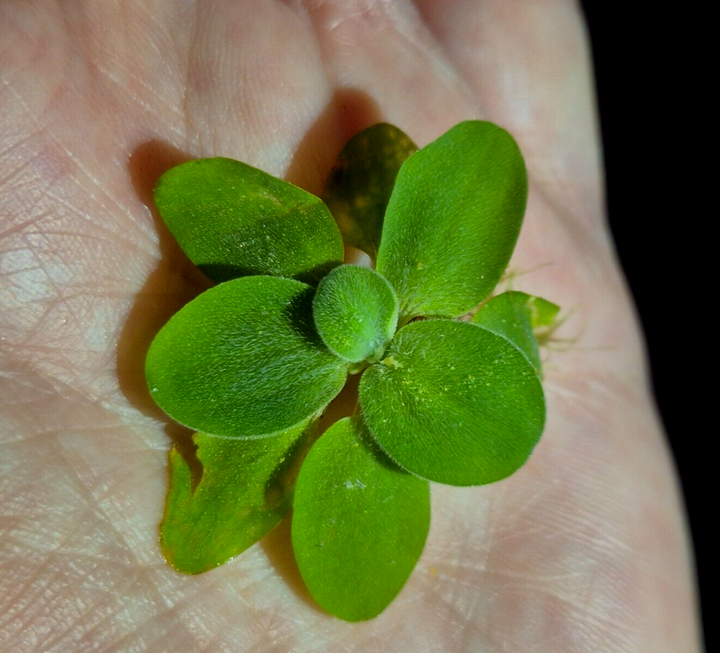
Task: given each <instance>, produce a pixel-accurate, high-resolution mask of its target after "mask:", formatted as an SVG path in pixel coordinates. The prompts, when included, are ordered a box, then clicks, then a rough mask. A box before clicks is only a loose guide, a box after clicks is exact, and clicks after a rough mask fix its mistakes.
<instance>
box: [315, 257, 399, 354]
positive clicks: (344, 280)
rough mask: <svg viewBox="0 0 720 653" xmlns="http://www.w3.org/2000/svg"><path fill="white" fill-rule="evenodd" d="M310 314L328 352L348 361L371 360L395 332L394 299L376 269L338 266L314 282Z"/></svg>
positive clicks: (392, 291) (396, 312) (390, 287)
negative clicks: (314, 289) (315, 290)
mask: <svg viewBox="0 0 720 653" xmlns="http://www.w3.org/2000/svg"><path fill="white" fill-rule="evenodd" d="M313 315H314V317H315V326H316V327H317V330H318V333H319V334H320V336H321V337H322V339H323V341H324V342H325V344H326V345H327V346H328V349H330V351H332V352H334V353H335V354H337V355H338V356H339V357H340V358H342V359H343V360H346V361H349V362H351V363H359V362H361V361H364V360H370V361H371V362H373V361H376V360H378V359H379V358H380V357H381V356H382V354H383V352H384V351H385V347H386V345H387V343H388V342H390V339H391V338H392V337H393V334H394V333H395V327H396V326H397V319H398V299H397V296H396V295H395V291H394V290H393V289H392V286H390V284H389V283H388V282H387V281H386V280H385V279H384V278H383V277H382V276H380V275H379V274H378V273H377V272H375V271H373V270H369V269H368V268H362V267H358V266H356V265H342V266H340V267H337V268H335V269H334V270H333V271H332V272H330V274H328V275H327V276H326V277H325V278H324V279H323V280H322V281H321V282H320V284H319V285H318V288H317V292H316V293H315V299H314V300H313Z"/></svg>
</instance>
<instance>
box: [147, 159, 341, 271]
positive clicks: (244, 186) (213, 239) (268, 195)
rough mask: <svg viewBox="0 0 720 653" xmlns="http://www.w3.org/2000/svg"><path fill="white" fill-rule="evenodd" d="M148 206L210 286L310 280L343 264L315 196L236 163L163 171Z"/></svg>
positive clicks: (332, 227) (200, 163) (333, 228)
mask: <svg viewBox="0 0 720 653" xmlns="http://www.w3.org/2000/svg"><path fill="white" fill-rule="evenodd" d="M155 204H156V205H157V207H158V210H159V211H160V215H161V216H162V218H163V220H164V221H165V224H167V226H168V228H169V229H170V232H171V233H172V235H173V236H174V237H175V239H176V240H177V241H178V243H179V244H180V246H181V247H182V248H183V250H184V251H185V253H186V254H187V255H188V256H189V257H190V260H191V261H192V262H193V263H195V265H197V266H198V267H200V269H201V270H202V271H203V272H205V274H207V276H208V277H210V278H211V279H213V280H214V281H226V280H228V279H234V278H236V277H242V276H247V275H254V274H267V275H272V276H280V277H294V278H297V279H300V280H302V281H308V282H314V281H317V280H318V279H320V278H321V277H322V276H323V274H325V273H326V272H327V271H328V270H330V269H331V268H333V267H334V266H335V265H338V264H339V263H341V262H342V260H343V243H342V238H341V236H340V232H339V231H338V228H337V225H336V224H335V221H334V220H333V217H332V215H331V214H330V211H329V210H328V208H327V207H326V206H325V204H323V202H322V201H321V200H320V199H319V198H318V197H315V196H314V195H312V194H310V193H308V192H306V191H304V190H302V189H301V188H298V187H297V186H293V185H292V184H289V183H288V182H286V181H283V180H282V179H278V178H276V177H273V176H272V175H269V174H267V173H265V172H263V171H262V170H258V169H257V168H253V167H252V166H249V165H247V164H245V163H241V162H240V161H234V160H233V159H225V158H214V159H198V160H196V161H190V162H188V163H183V164H182V165H179V166H177V167H175V168H172V169H171V170H168V171H167V172H166V173H165V174H164V175H163V176H162V177H161V178H160V181H159V182H158V185H157V187H156V189H155Z"/></svg>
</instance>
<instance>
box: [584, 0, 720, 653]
mask: <svg viewBox="0 0 720 653" xmlns="http://www.w3.org/2000/svg"><path fill="white" fill-rule="evenodd" d="M664 4H665V5H666V6H667V7H666V8H665V7H663V3H644V2H643V3H632V5H633V6H632V8H631V9H628V8H627V5H618V4H616V3H611V2H607V1H601V0H598V1H593V0H584V1H583V2H582V5H583V8H584V9H585V15H586V18H587V25H588V29H589V32H590V39H591V43H592V48H593V57H594V61H595V75H596V83H597V94H598V102H599V105H600V121H601V128H602V139H603V147H604V156H605V168H606V184H607V208H608V215H609V219H610V226H611V228H612V231H613V235H614V237H615V242H616V247H617V251H618V255H619V257H620V261H621V263H622V266H623V268H624V270H625V274H626V276H627V278H628V282H629V284H630V288H631V290H632V293H633V295H634V297H635V302H636V305H637V309H638V313H639V315H640V319H641V321H642V324H643V328H644V330H645V334H646V337H647V344H648V350H649V355H650V364H651V369H652V379H653V387H654V390H655V395H656V398H657V401H658V405H659V408H660V412H661V415H662V419H663V422H664V424H665V429H666V432H667V434H668V438H669V441H670V444H671V446H672V450H673V453H674V456H675V461H676V465H677V469H678V472H679V475H680V479H681V482H682V487H683V491H684V495H685V502H686V505H687V509H688V515H689V518H690V525H691V529H692V534H693V541H694V546H695V554H696V563H697V567H698V571H699V574H698V577H699V581H700V590H701V597H702V601H703V604H704V607H705V609H704V610H703V613H704V614H705V615H707V607H706V601H705V600H704V599H705V598H706V596H707V583H706V582H705V581H704V578H703V576H704V570H705V569H706V561H707V559H708V555H709V550H708V549H709V533H708V528H709V527H708V523H709V522H710V521H711V519H710V518H711V517H712V516H714V518H713V521H717V519H716V517H717V502H716V501H712V502H710V501H708V499H707V496H706V493H705V491H704V490H703V486H704V485H705V478H707V476H706V473H705V469H704V467H705V466H707V468H708V470H707V471H709V466H710V462H711V460H712V458H713V456H712V454H711V453H710V452H709V451H708V445H710V446H712V447H713V448H714V447H716V446H717V445H716V444H715V440H716V439H717V438H716V434H717V430H718V427H717V423H714V424H713V423H712V422H710V421H709V419H707V418H706V419H703V411H706V415H707V414H709V411H707V406H712V403H711V402H713V401H717V400H716V399H714V398H711V397H710V388H709V387H708V389H704V384H709V383H714V384H715V385H717V380H712V381H711V380H709V379H712V371H711V370H712V368H711V360H716V359H717V354H716V348H714V347H713V346H712V342H713V340H714V338H713V336H712V333H713V331H714V325H713V321H711V320H710V314H711V313H714V312H715V307H714V305H715V304H716V303H717V301H716V299H715V297H714V295H715V293H714V292H713V291H712V287H713V286H712V285H711V284H712V281H713V279H716V278H717V273H714V274H713V278H708V277H705V276H704V274H703V273H702V272H701V267H700V262H701V260H702V259H703V257H702V255H701V250H702V249H703V248H704V247H706V246H707V245H708V240H709V239H710V238H712V237H713V231H715V229H714V224H713V223H714V222H715V220H712V221H711V220H710V219H709V218H710V216H711V213H710V211H711V210H714V212H715V213H717V209H711V208H710V198H709V193H710V188H709V185H706V184H704V183H702V182H701V181H700V179H699V174H700V170H701V169H702V167H703V166H701V165H699V161H702V160H703V158H704V157H703V156H702V155H703V154H705V157H708V158H709V156H708V155H710V154H711V153H712V150H711V149H710V146H711V143H710V138H711V134H710V132H709V131H708V132H704V131H703V127H704V125H702V124H701V120H700V117H699V113H700V112H699V104H700V102H699V100H698V99H697V90H696V89H695V88H694V87H692V84H691V82H690V81H689V80H690V79H692V76H691V75H692V73H693V72H695V73H697V72H698V71H697V70H696V68H697V66H698V63H699V61H702V58H701V57H700V56H699V53H698V52H697V48H698V47H699V43H700V40H701V39H700V36H699V34H698V29H697V28H698V21H699V20H700V19H699V18H698V16H697V15H696V14H695V12H693V11H692V8H693V5H692V4H690V3H687V4H686V5H685V7H683V6H682V5H680V6H671V4H670V3H664ZM716 77H717V76H716V74H715V78H716ZM713 138H716V136H714V137H713ZM706 165H708V166H709V164H706ZM703 240H704V241H705V242H704V243H703ZM703 287H706V288H709V292H708V291H707V290H706V291H705V292H707V294H706V295H705V297H704V300H703V299H702V295H701V294H700V289H701V288H703ZM695 297H697V298H698V300H697V301H695ZM703 307H704V308H703ZM705 379H708V380H705ZM716 473H717V472H716ZM703 500H705V503H706V504H711V505H712V508H710V506H707V507H705V506H704V505H703V503H704V502H703ZM703 508H705V510H703ZM704 622H705V625H706V626H707V623H708V621H707V619H704ZM707 636H708V633H707V632H706V637H707ZM707 645H708V649H709V650H712V646H711V645H710V643H709V637H708V644H707Z"/></svg>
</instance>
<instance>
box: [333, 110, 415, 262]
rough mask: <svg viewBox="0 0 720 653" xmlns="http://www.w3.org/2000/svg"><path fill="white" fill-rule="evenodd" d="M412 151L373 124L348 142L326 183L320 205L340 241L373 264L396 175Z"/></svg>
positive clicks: (393, 132) (396, 133)
mask: <svg viewBox="0 0 720 653" xmlns="http://www.w3.org/2000/svg"><path fill="white" fill-rule="evenodd" d="M416 150H417V146H416V145H415V143H413V142H412V141H411V140H410V138H409V137H408V136H407V135H406V134H405V133H404V132H402V131H401V130H400V129H398V128H397V127H394V126H393V125H389V124H387V123H378V124H377V125H373V126H372V127H368V128H367V129H364V130H363V131H361V132H359V133H358V134H356V135H355V136H354V137H353V138H351V139H350V140H349V141H348V142H347V144H346V145H345V147H343V149H342V152H340V156H339V157H338V160H337V162H336V163H335V166H334V167H333V169H332V171H331V173H330V177H329V178H328V181H327V184H326V186H325V192H324V193H323V200H325V203H326V204H327V205H328V206H329V207H330V210H331V211H332V214H333V215H334V216H335V219H336V220H337V223H338V226H339V227H340V231H341V232H342V236H343V240H344V241H345V243H347V244H348V245H352V246H353V247H357V248H358V249H361V250H362V251H363V252H365V253H366V254H368V255H369V256H370V257H371V258H373V259H375V258H376V257H377V251H378V248H379V247H380V236H381V234H382V227H383V219H384V217H385V209H386V208H387V203H388V201H389V199H390V195H391V193H392V189H393V186H394V185H395V178H396V177H397V173H398V170H399V169H400V166H401V165H402V163H403V161H405V159H407V158H408V157H409V156H410V155H411V154H412V153H413V152H415V151H416Z"/></svg>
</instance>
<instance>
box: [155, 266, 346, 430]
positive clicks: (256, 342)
mask: <svg viewBox="0 0 720 653" xmlns="http://www.w3.org/2000/svg"><path fill="white" fill-rule="evenodd" d="M312 295H313V289H312V288H311V287H310V286H308V285H306V284H304V283H301V282H300V281H294V280H292V279H280V278H277V277H244V278H242V279H235V280H233V281H228V282H226V283H223V284H220V285H218V286H215V287H214V288H211V289H210V290H208V291H206V292H204V293H203V294H202V295H200V296H199V297H197V298H196V299H194V300H193V301H192V302H190V303H189V304H187V305H186V306H185V307H184V308H183V309H182V310H181V311H180V312H179V313H177V314H175V315H174V316H173V317H172V318H171V319H170V321H169V322H168V323H167V324H166V325H165V326H164V327H163V328H162V330H161V331H160V333H158V334H157V336H156V337H155V340H153V343H152V345H151V346H150V351H149V352H148V356H147V360H146V365H145V372H146V376H147V381H148V386H149V388H150V393H151V395H152V397H153V399H155V401H156V402H157V403H158V405H159V406H160V408H162V409H163V410H164V411H165V412H166V413H167V414H168V415H170V416H171V417H172V418H173V419H175V420H177V421H178V422H180V423H182V424H185V425H186V426H188V427H190V428H192V429H194V430H196V431H203V432H205V433H211V434H213V435H225V436H229V437H242V438H251V437H262V436H265V435H271V434H274V433H277V432H279V431H284V430H286V429H289V428H291V427H293V426H296V425H298V424H300V423H301V422H304V421H306V420H308V419H310V418H311V417H312V416H313V415H316V414H317V413H319V412H320V411H321V410H322V409H323V408H325V406H327V404H328V403H329V402H330V401H331V400H332V398H333V397H334V396H335V395H336V394H337V393H338V392H340V390H341V389H342V387H343V385H344V384H345V379H346V375H347V363H345V362H343V361H341V360H340V359H339V358H337V356H335V355H334V354H332V353H331V352H330V351H328V349H327V348H326V347H325V345H324V344H323V343H322V341H321V339H320V337H319V336H318V335H317V332H316V331H315V326H314V324H313V318H312Z"/></svg>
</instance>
